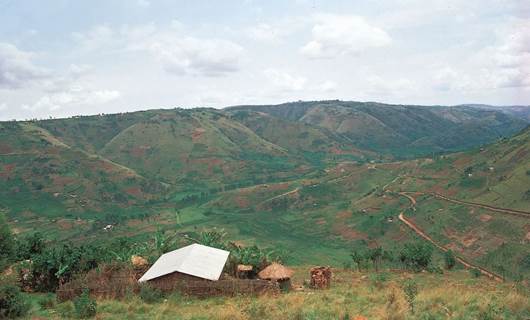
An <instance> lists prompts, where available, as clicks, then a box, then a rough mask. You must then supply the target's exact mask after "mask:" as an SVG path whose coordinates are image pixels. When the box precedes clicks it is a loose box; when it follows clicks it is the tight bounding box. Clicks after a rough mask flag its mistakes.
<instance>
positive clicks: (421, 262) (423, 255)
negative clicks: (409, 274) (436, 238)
mask: <svg viewBox="0 0 530 320" xmlns="http://www.w3.org/2000/svg"><path fill="white" fill-rule="evenodd" d="M432 251H433V249H432V246H431V245H429V244H426V243H422V242H417V243H407V244H405V246H404V247H403V249H402V250H401V252H400V256H399V259H400V260H401V262H402V263H403V264H404V265H405V266H406V267H408V268H410V269H412V270H414V271H421V270H422V269H425V268H427V266H429V264H430V263H431V260H432Z"/></svg>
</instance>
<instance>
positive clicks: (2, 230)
mask: <svg viewBox="0 0 530 320" xmlns="http://www.w3.org/2000/svg"><path fill="white" fill-rule="evenodd" d="M14 250H15V239H14V238H13V234H12V233H11V230H10V229H9V226H8V225H7V221H6V218H5V217H4V214H3V213H0V271H2V270H4V268H5V267H7V266H8V265H9V263H10V262H11V258H12V257H13V253H14Z"/></svg>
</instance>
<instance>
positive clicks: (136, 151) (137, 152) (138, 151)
mask: <svg viewBox="0 0 530 320" xmlns="http://www.w3.org/2000/svg"><path fill="white" fill-rule="evenodd" d="M149 149H151V146H139V147H135V148H132V149H131V152H130V154H131V155H132V156H133V157H137V158H141V157H143V156H145V152H146V151H147V150H149Z"/></svg>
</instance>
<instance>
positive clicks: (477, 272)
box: [469, 268, 482, 278]
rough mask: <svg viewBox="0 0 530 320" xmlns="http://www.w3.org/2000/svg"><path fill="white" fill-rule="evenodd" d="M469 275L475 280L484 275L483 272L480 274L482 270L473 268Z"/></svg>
mask: <svg viewBox="0 0 530 320" xmlns="http://www.w3.org/2000/svg"><path fill="white" fill-rule="evenodd" d="M469 273H470V274H471V276H472V277H473V278H478V277H480V276H481V275H482V272H480V270H479V269H477V268H471V269H470V270H469Z"/></svg>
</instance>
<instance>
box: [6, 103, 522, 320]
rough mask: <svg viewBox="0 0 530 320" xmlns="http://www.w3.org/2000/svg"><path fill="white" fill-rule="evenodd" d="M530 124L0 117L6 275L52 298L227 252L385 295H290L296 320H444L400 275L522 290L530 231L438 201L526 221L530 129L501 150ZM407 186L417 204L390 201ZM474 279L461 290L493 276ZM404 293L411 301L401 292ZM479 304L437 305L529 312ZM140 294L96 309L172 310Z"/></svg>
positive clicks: (492, 117) (312, 111) (252, 110)
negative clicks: (78, 284) (183, 258)
mask: <svg viewBox="0 0 530 320" xmlns="http://www.w3.org/2000/svg"><path fill="white" fill-rule="evenodd" d="M522 126H524V123H522V122H520V121H519V120H517V119H515V118H512V117H509V116H501V115H500V114H499V113H498V112H496V111H488V110H477V109H476V108H471V107H454V108H445V107H440V108H435V107H422V108H418V107H412V106H388V105H384V106H383V105H379V104H373V103H366V104H365V103H353V102H341V101H332V102H309V103H293V104H287V105H282V106H270V107H269V106H260V107H246V106H242V107H235V108H229V109H226V110H213V109H192V110H181V109H173V110H152V111H144V112H135V113H128V114H122V115H108V116H93V117H76V118H71V119H57V120H46V121H31V122H2V123H0V269H2V270H3V269H5V268H7V267H9V266H12V267H13V268H9V270H8V271H11V270H13V271H14V272H15V273H16V274H20V273H21V272H23V275H24V277H23V281H22V283H21V285H22V287H24V288H32V290H34V291H43V292H46V293H48V294H51V292H53V291H54V290H56V289H57V287H58V286H59V285H60V284H62V283H65V282H68V281H72V280H77V279H78V277H81V278H82V276H83V275H85V274H87V272H89V271H90V270H92V271H94V270H97V269H98V268H105V266H107V265H109V264H118V265H122V266H123V265H127V263H128V261H129V260H130V257H131V256H132V255H141V256H143V257H145V258H146V259H147V260H148V261H150V262H152V261H154V260H155V259H156V258H157V257H158V256H159V255H160V254H163V253H165V252H168V251H171V250H174V249H176V248H178V247H180V246H182V245H185V244H188V243H189V242H198V243H203V244H206V245H210V246H214V247H218V248H223V249H227V250H230V251H231V255H230V261H229V263H228V264H227V268H226V270H225V271H227V272H229V273H230V272H233V270H234V268H235V266H236V265H237V264H239V263H242V264H248V265H252V266H254V267H255V270H260V269H261V268H263V267H264V266H266V265H267V264H269V263H270V262H272V261H281V262H283V263H285V264H288V265H291V266H292V265H295V266H296V265H309V264H311V265H317V264H321V265H332V266H345V267H347V269H349V270H356V271H357V272H365V273H366V272H369V273H367V277H366V278H367V280H366V281H367V285H368V287H369V288H370V290H372V291H374V292H362V293H360V294H356V293H355V292H357V291H356V290H352V288H349V287H348V288H346V287H341V286H340V285H339V289H338V291H332V292H331V293H330V294H329V296H328V297H326V295H325V294H320V293H319V294H318V297H319V298H322V299H324V301H329V302H330V303H331V302H336V303H337V305H338V306H341V309H334V308H335V307H329V308H327V307H326V308H322V307H320V306H317V305H316V304H315V303H316V302H315V301H317V300H316V299H313V298H300V296H299V295H296V294H293V295H288V296H287V297H288V298H287V299H288V300H289V299H292V300H289V303H291V305H289V307H288V309H289V312H290V313H289V315H288V316H289V317H291V318H304V317H305V318H319V319H321V318H323V319H326V318H333V317H335V318H336V314H337V313H336V312H339V313H338V314H340V315H341V316H347V315H349V316H353V315H356V314H366V315H370V316H371V318H378V317H379V318H384V316H381V315H382V314H390V313H395V314H401V318H403V317H405V315H406V316H407V317H411V318H412V319H415V318H418V319H420V318H421V319H430V318H433V319H436V318H441V317H444V316H446V315H447V314H448V313H447V312H446V311H443V310H442V309H443V308H442V309H440V308H438V307H435V305H440V303H439V302H436V301H434V300H433V299H434V298H433V297H438V294H439V292H438V293H436V292H431V293H428V291H426V290H425V289H426V285H425V284H424V283H422V282H421V280H420V281H417V282H416V284H417V287H416V289H417V292H416V293H415V294H413V293H414V290H412V289H411V288H412V287H410V288H409V289H410V290H409V289H406V290H405V288H407V285H405V284H404V282H403V281H401V280H403V279H400V281H397V279H396V276H395V275H394V274H393V273H392V272H389V270H394V269H402V270H412V271H422V270H425V271H427V272H428V274H429V277H438V276H439V274H442V273H444V272H445V275H444V276H447V277H448V278H451V277H452V276H453V274H454V273H458V272H459V271H458V270H459V269H460V266H458V265H457V259H456V258H457V256H458V257H460V258H465V259H467V260H469V261H472V262H473V263H475V264H477V265H480V266H481V267H484V268H486V269H488V270H491V271H494V272H496V273H498V274H500V275H502V276H503V277H504V278H506V279H508V280H509V281H512V280H517V281H520V282H521V283H525V281H528V279H529V277H530V267H529V266H530V262H529V261H530V258H529V257H530V252H529V248H528V230H527V218H525V217H521V216H516V215H507V214H504V213H502V212H498V211H492V210H488V209H487V208H481V207H477V206H473V205H471V204H469V203H467V204H466V203H454V202H449V201H447V200H444V199H442V198H440V197H436V196H435V194H443V195H445V196H447V197H449V198H453V199H460V200H464V201H467V202H470V203H471V202H477V203H483V204H488V205H492V206H497V207H501V208H508V209H510V208H511V209H517V210H528V208H529V207H530V202H529V201H530V200H529V199H530V196H529V192H530V191H529V190H528V186H529V185H530V174H529V172H530V161H528V155H529V154H530V128H529V129H526V130H523V131H521V132H520V133H519V134H518V135H516V136H514V137H512V138H503V139H502V140H498V141H497V142H494V141H495V140H496V139H498V138H499V135H502V136H509V135H511V134H513V133H515V132H516V131H517V130H519V129H520V128H522ZM489 142H494V143H492V144H490V145H483V144H484V143H489ZM463 149H468V150H467V151H465V152H459V153H454V154H448V153H447V152H448V151H455V150H463ZM424 154H428V158H417V159H414V160H404V161H396V159H400V158H412V157H416V156H418V155H424ZM403 191H407V192H410V193H409V194H410V195H413V197H414V198H415V200H416V201H417V203H416V204H415V205H414V206H412V207H411V203H410V202H409V201H408V200H407V199H406V198H404V197H402V196H398V195H397V193H398V192H403ZM415 192H419V193H415ZM401 212H403V213H404V215H405V216H406V217H407V218H408V219H410V220H411V221H413V222H414V223H415V224H416V225H417V226H418V227H419V228H420V229H422V230H423V231H424V232H425V233H426V234H428V235H429V236H430V237H431V238H432V239H433V241H435V242H436V243H438V244H440V245H443V246H445V247H446V248H449V249H451V250H449V251H447V252H446V253H443V251H441V250H438V249H434V247H433V246H431V245H429V244H427V242H425V241H424V240H423V239H419V238H417V237H416V235H415V233H414V232H413V231H412V230H410V229H408V228H406V227H405V226H404V224H403V223H402V222H401V221H400V220H399V218H398V215H399V214H400V213H401ZM4 216H5V217H6V218H4ZM225 230H226V231H225ZM24 260H28V261H25V262H24ZM15 262H17V263H16V264H15V265H13V264H14V263H15ZM304 272H305V273H307V272H306V271H304ZM348 272H349V271H348ZM470 272H471V273H477V272H478V275H480V272H479V271H478V270H475V269H473V270H472V271H470ZM465 274H466V276H467V277H466V278H465V279H459V281H460V282H459V283H465V284H466V285H467V284H469V283H475V284H476V283H482V281H487V280H486V279H482V278H481V279H474V278H471V277H470V276H469V274H468V273H467V272H466V273H465ZM409 275H410V276H411V277H414V278H417V277H420V275H419V274H409ZM436 279H438V281H440V279H441V278H436ZM444 279H445V278H444ZM443 281H445V280H443ZM443 281H442V282H443ZM348 283H351V279H348ZM399 287H401V288H402V289H403V290H405V291H403V290H394V289H395V288H399ZM374 288H375V289H378V290H382V291H384V295H382V294H379V293H375V291H377V290H374ZM473 288H474V289H476V290H479V291H480V290H481V288H475V287H473ZM356 289H357V288H356ZM9 290H11V289H9ZM361 291H362V290H361ZM10 292H14V291H10ZM486 292H487V291H486ZM131 294H132V293H131ZM475 294H476V293H473V295H472V296H473V299H475V300H473V299H471V298H470V300H466V301H460V300H459V301H454V300H451V299H452V298H451V299H449V298H447V297H443V299H446V302H444V303H446V304H442V305H443V306H446V305H452V307H451V308H452V309H451V313H450V314H473V315H474V316H475V318H477V317H478V318H481V317H482V318H488V317H493V318H495V317H497V318H498V317H501V316H505V315H513V314H516V315H517V316H520V315H522V314H524V312H523V311H521V309H520V308H519V309H518V307H517V306H511V307H510V308H502V307H499V306H500V305H501V304H500V303H499V302H498V301H494V299H487V300H480V301H481V302H480V303H478V302H477V301H479V300H476V299H478V298H476V297H477V295H475ZM470 295H471V294H470ZM339 296H340V297H342V298H340V299H339V298H338V297H339ZM409 296H410V297H412V296H413V297H412V298H410V297H409ZM17 297H19V296H17ZM133 298H134V299H136V302H137V305H129V304H126V303H124V302H120V301H101V302H100V301H98V303H97V314H98V315H99V314H102V315H103V317H106V318H111V319H112V318H119V316H116V314H120V311H117V310H122V311H121V314H125V313H126V312H129V311H123V310H135V312H140V313H141V314H145V315H147V316H149V315H154V314H157V313H156V312H159V311H160V308H162V306H164V305H165V303H166V302H164V299H162V298H161V297H160V296H158V293H157V292H153V291H152V290H151V291H150V289H149V288H142V290H141V292H140V294H139V295H138V296H136V295H134V297H133ZM17 299H19V298H17ZM165 299H168V301H169V302H168V305H165V307H164V308H166V309H164V310H174V309H175V308H177V309H181V308H182V309H186V308H188V307H187V305H186V303H188V302H189V305H190V307H189V308H190V309H193V308H195V311H196V310H197V309H201V308H203V307H204V306H205V305H208V306H211V307H212V308H213V309H216V308H217V307H216V306H217V305H224V304H225V303H228V304H230V306H228V307H227V306H226V305H224V307H227V308H233V309H230V310H236V309H237V310H243V311H240V312H239V311H238V312H239V313H237V314H232V313H229V315H228V316H227V317H228V318H230V316H234V317H233V318H236V319H237V318H241V319H246V318H251V317H262V318H263V317H265V318H266V317H267V315H269V314H272V316H278V315H279V314H282V315H283V314H284V313H285V310H286V308H287V307H286V305H283V307H281V306H280V307H278V308H276V307H272V306H271V305H269V304H268V303H265V302H262V301H261V300H260V299H255V300H254V299H251V300H248V301H242V300H237V299H245V298H234V299H219V300H217V302H215V299H210V300H208V301H206V302H204V303H203V302H199V301H194V300H190V301H191V302H190V301H186V299H187V298H185V297H180V298H177V297H172V296H168V297H165ZM249 299H250V298H249ZM297 299H298V300H301V301H305V302H308V303H310V307H308V308H305V307H302V305H301V304H300V302H297ZM328 299H329V300H328ZM15 300H16V299H15ZM28 300H30V303H31V306H32V307H31V308H32V311H30V312H33V313H35V314H36V316H39V315H40V316H43V317H53V316H52V314H53V315H56V316H57V315H59V316H62V317H65V318H68V317H85V316H86V317H89V316H93V313H92V311H90V310H91V308H92V305H93V306H94V310H95V308H96V305H95V304H92V302H93V301H91V300H90V298H89V296H88V295H85V296H84V297H83V296H80V297H79V298H78V300H76V301H77V302H75V303H74V302H64V303H55V301H54V299H51V298H50V296H48V295H42V296H41V295H39V294H37V293H35V294H30V295H28ZM409 300H410V301H409ZM142 301H143V302H142ZM144 302H145V303H144ZM280 304H281V303H280ZM370 304H374V305H376V306H377V307H369V305H370ZM406 304H410V308H411V309H412V308H413V309H414V310H415V314H414V315H412V314H409V313H408V311H407V308H405V307H403V306H404V305H405V306H406ZM463 304H465V305H466V306H465V307H464V306H462V305H463ZM523 305H524V304H523ZM243 306H244V308H243ZM345 306H346V307H345ZM380 306H384V308H383V307H380ZM113 308H115V309H113ZM337 308H339V307H337ZM375 309H377V310H375ZM35 310H37V311H35ZM83 310H84V311H83ZM87 310H88V311H87ZM282 310H283V311H282ZM367 310H369V311H368V312H364V311H367ZM85 311H86V312H87V313H85ZM218 311H219V310H218ZM343 311H344V312H343ZM346 311H347V312H346ZM165 312H168V313H169V312H170V311H163V312H162V313H161V315H160V317H161V318H164V317H165V316H166V314H165ZM190 312H191V311H190ZM334 312H335V313H334ZM291 313H292V314H291ZM420 315H421V316H420ZM215 316H218V315H217V314H216V315H215ZM521 317H522V316H521ZM521 317H520V318H521ZM132 318H134V317H132ZM182 318H184V319H188V318H193V316H192V315H191V313H190V314H184V315H183V316H182ZM221 318H222V317H221ZM397 318H399V316H398V317H397Z"/></svg>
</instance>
